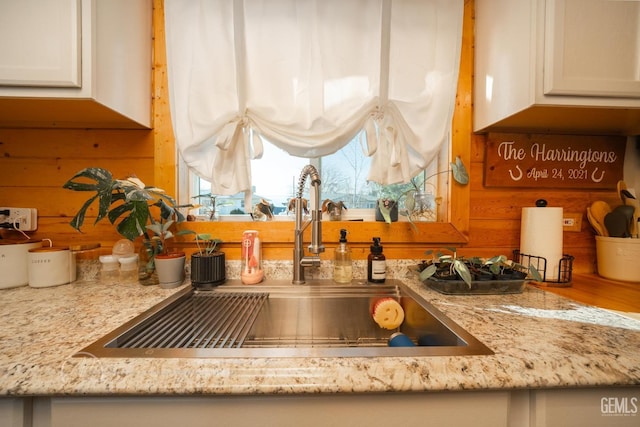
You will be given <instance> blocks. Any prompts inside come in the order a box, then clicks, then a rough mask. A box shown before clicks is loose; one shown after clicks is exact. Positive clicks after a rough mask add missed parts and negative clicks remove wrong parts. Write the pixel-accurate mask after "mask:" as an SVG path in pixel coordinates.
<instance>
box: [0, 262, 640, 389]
mask: <svg viewBox="0 0 640 427" xmlns="http://www.w3.org/2000/svg"><path fill="white" fill-rule="evenodd" d="M390 264H391V265H390V267H391V268H390V271H389V277H393V278H397V279H401V280H403V281H405V283H407V284H408V285H409V286H410V287H411V288H413V289H414V290H416V291H418V292H419V293H420V294H421V295H422V296H423V297H424V298H426V299H427V300H428V301H429V302H430V303H432V304H433V305H434V306H436V307H437V308H438V309H440V310H441V311H442V312H443V313H445V314H446V315H447V316H449V317H450V318H451V319H453V320H454V321H455V322H456V323H458V324H459V325H460V326H462V327H463V328H465V329H466V330H467V331H469V332H470V333H471V334H472V335H474V336H475V337H476V338H478V339H479V340H480V341H482V342H483V343H484V344H486V345H487V346H488V347H489V348H491V349H492V350H493V351H494V352H495V354H494V355H491V356H457V357H403V358H399V357H381V358H296V359H291V358H253V359H145V358H136V359H133V358H132V359H127V358H123V359H118V358H107V359H95V358H72V357H71V356H72V355H73V354H74V353H76V352H78V351H79V350H80V349H82V348H83V347H85V346H86V345H88V344H90V343H91V342H93V341H94V340H96V339H98V338H100V337H101V336H103V335H105V334H106V333H108V332H110V331H111V330H113V329H115V328H116V327H118V326H120V325H121V324H123V323H125V322H126V321H128V320H130V319H131V318H133V317H135V316H136V315H138V314H139V313H141V312H143V311H145V310H146V309H148V308H149V307H151V306H152V305H154V304H156V303H158V302H160V301H162V300H163V299H165V298H167V297H168V296H170V295H172V294H173V293H175V292H176V291H178V290H180V289H182V287H181V288H176V289H171V290H164V289H160V288H159V287H157V286H151V287H144V286H131V285H128V286H124V285H115V286H102V285H100V284H86V283H74V284H71V285H64V286H59V287H54V288H44V289H32V288H29V287H22V288H17V289H7V290H1V291H0V322H1V324H0V394H2V395H5V396H6V395H14V396H21V395H22V396H26V395H49V396H55V395H111V394H117V395H193V394H198V395H206V394H295V393H338V392H342V393H352V392H382V391H383V392H389V391H398V392H399V391H442V390H471V389H476V390H478V389H482V390H495V389H518V388H555V387H587V386H606V385H611V386H613V385H635V386H640V321H637V320H633V319H630V318H626V317H622V316H619V315H617V314H615V313H612V312H609V311H605V310H600V309H597V308H593V307H588V306H584V305H580V304H577V303H574V302H572V301H570V300H567V299H564V298H562V297H559V296H556V295H553V294H550V293H546V292H544V291H541V290H538V289H535V288H532V287H527V288H526V289H525V291H524V293H522V294H517V295H506V296H446V295H442V294H439V293H436V292H435V291H432V290H430V289H427V288H426V287H425V286H424V285H423V284H421V283H420V282H418V281H417V280H416V279H415V277H414V275H412V274H411V273H408V272H407V268H406V267H407V266H408V265H410V264H412V263H411V262H392V263H390ZM236 270H237V266H235V265H233V264H231V265H229V268H228V275H229V276H230V277H233V274H235V273H236ZM327 270H328V269H327V268H326V266H324V267H323V268H322V269H321V270H320V272H318V273H316V278H318V277H320V278H322V277H324V276H327V275H328V273H327ZM289 271H290V269H287V266H286V265H284V264H281V263H273V264H268V263H267V264H266V273H267V277H274V276H276V275H283V274H288V272H289ZM362 273H363V265H362V264H357V265H356V268H355V277H363V274H362ZM184 286H188V285H184Z"/></svg>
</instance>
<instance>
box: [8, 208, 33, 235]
mask: <svg viewBox="0 0 640 427" xmlns="http://www.w3.org/2000/svg"><path fill="white" fill-rule="evenodd" d="M0 225H2V227H3V228H8V229H12V228H13V229H16V230H22V231H35V230H36V229H37V228H38V210H37V209H35V208H5V207H0Z"/></svg>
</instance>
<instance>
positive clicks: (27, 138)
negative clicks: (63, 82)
mask: <svg viewBox="0 0 640 427" xmlns="http://www.w3.org/2000/svg"><path fill="white" fill-rule="evenodd" d="M473 7H474V2H473V0H467V1H465V20H466V21H465V23H466V25H465V34H464V37H463V52H464V54H465V55H469V59H470V60H468V61H462V68H461V73H460V79H461V82H468V84H461V87H462V88H464V89H463V91H462V92H459V93H458V106H457V109H468V110H469V111H468V112H467V113H465V115H464V117H468V119H467V120H465V121H462V122H460V121H458V122H456V123H455V124H454V132H456V133H464V134H465V135H468V139H469V141H470V164H469V165H468V166H469V170H470V175H471V183H470V187H469V193H470V196H469V200H468V201H467V200H461V201H456V202H457V203H461V204H467V203H469V206H468V209H469V220H468V224H469V229H468V235H467V238H468V244H467V245H463V246H461V247H459V248H460V249H459V250H460V253H461V254H463V255H464V254H466V255H480V256H491V255H495V254H499V253H504V254H511V251H512V250H513V249H516V248H518V246H519V239H520V214H521V209H522V207H524V206H533V204H534V202H535V200H536V199H538V198H545V199H547V200H548V202H549V205H550V206H562V207H564V209H565V212H575V213H580V214H582V215H583V222H582V229H581V230H580V231H579V232H565V235H564V242H565V244H564V251H565V252H566V253H570V254H572V255H574V256H575V257H576V261H575V264H574V271H575V272H585V273H590V272H593V271H594V265H595V242H594V238H593V232H592V231H591V229H590V228H589V225H588V222H587V221H586V217H585V212H586V207H587V206H588V205H589V204H590V203H592V202H593V201H594V200H597V199H603V200H607V201H609V202H615V200H616V197H615V192H612V191H581V190H569V191H568V190H536V189H527V190H505V189H495V188H491V189H488V188H484V187H483V184H482V176H483V164H484V163H483V162H484V144H485V137H484V136H482V135H473V134H471V131H470V117H471V111H470V109H471V99H472V90H471V89H472V88H471V81H472V76H473V65H472V64H473V61H472V58H473V56H472V55H473V25H472V24H473ZM162 11H163V3H162V0H154V21H155V22H154V27H155V39H156V40H155V43H156V52H155V55H154V61H155V63H154V69H153V72H154V88H153V100H152V102H153V105H154V130H150V131H144V130H142V131H140V130H90V129H8V128H0V206H16V207H35V208H37V209H38V210H39V218H38V221H39V228H38V230H37V232H34V233H30V235H31V236H32V237H33V238H51V239H53V241H54V243H55V244H58V245H68V244H71V243H79V242H90V241H97V242H100V243H101V244H102V245H103V246H104V247H105V251H107V250H109V248H110V246H111V245H112V244H113V243H114V242H115V241H116V240H118V239H119V238H120V237H119V235H118V234H117V233H115V231H114V230H113V227H112V226H111V225H110V224H109V223H108V222H107V221H103V222H101V223H99V224H98V225H96V226H95V227H94V226H92V225H91V224H92V222H93V219H94V218H95V209H94V210H92V211H90V215H92V216H93V217H90V218H87V222H86V225H85V227H84V233H82V234H80V233H77V232H76V231H75V230H73V229H72V228H71V227H70V226H69V225H68V222H69V220H70V219H71V217H72V216H73V215H74V214H75V212H76V211H77V209H78V208H79V207H80V206H81V205H82V203H83V202H84V200H85V199H86V197H85V195H84V194H81V193H77V192H71V191H67V190H64V189H62V184H63V183H64V182H65V181H66V180H67V179H69V178H70V177H71V176H72V175H73V174H74V173H75V172H77V171H78V170H80V169H82V168H84V167H89V166H99V167H104V168H107V169H109V170H111V171H112V172H113V173H114V174H115V175H116V176H118V177H125V176H127V175H128V174H131V173H135V174H136V175H137V176H138V177H140V178H141V179H142V180H143V181H144V182H146V183H149V184H151V183H153V184H155V185H157V186H160V187H163V188H165V189H172V188H175V182H176V173H175V170H176V169H175V156H174V151H173V150H174V148H173V147H174V145H173V135H172V132H171V122H170V117H169V111H168V100H167V87H166V75H165V74H166V63H165V55H164V50H163V43H162V40H163V37H164V36H163V34H164V29H163V24H162ZM463 112H464V111H463ZM0 120H1V118H0ZM454 214H455V212H454ZM249 225H250V224H249ZM274 225H275V224H274ZM246 226H247V224H244V225H243V224H239V225H231V224H230V225H228V226H226V227H225V230H227V231H226V233H229V235H231V234H238V235H239V234H240V233H241V231H242V230H243V229H244V228H247V227H246ZM261 227H262V226H261ZM280 227H282V226H280ZM377 227H380V224H378V225H377ZM332 228H335V226H334V227H331V226H328V224H327V226H325V233H328V232H329V230H331V229H332ZM362 230H363V231H360V232H359V233H360V234H361V235H359V236H353V239H354V241H355V242H361V243H360V244H357V245H356V247H355V248H354V257H355V258H360V259H362V258H365V257H366V255H367V253H368V244H366V243H364V242H368V241H369V240H370V236H371V235H372V233H379V231H378V230H380V228H373V229H370V228H363V229H362ZM464 231H465V232H467V231H466V230H464ZM290 234H291V239H292V233H290ZM0 236H2V237H3V238H17V237H19V236H18V235H17V233H15V232H13V231H6V230H3V231H0ZM405 237H406V236H405ZM390 238H391V237H390ZM291 239H288V238H287V239H285V242H284V243H279V244H278V245H273V246H271V247H270V246H269V242H268V241H267V242H265V252H264V256H265V258H267V259H268V258H270V257H271V258H277V259H288V258H290V255H291V248H292V246H291V244H290V240H291ZM236 240H237V239H236ZM334 240H335V239H333V238H331V239H330V241H332V242H333V241H334ZM417 240H421V241H417ZM428 241H429V237H428V236H426V237H424V236H423V237H422V238H421V239H416V238H410V237H407V238H406V240H405V239H404V238H403V237H402V235H401V236H400V237H399V238H398V239H397V241H396V242H394V243H392V244H391V245H390V247H389V250H387V247H385V253H386V254H387V257H388V258H415V257H418V258H419V257H421V254H422V253H423V251H424V250H425V249H427V248H429V247H430V244H429V243H428ZM329 246H330V245H329ZM431 246H434V247H441V246H440V245H433V243H432V244H431ZM225 251H227V249H225ZM324 256H325V257H327V259H328V258H329V257H330V256H331V250H330V248H329V250H328V252H327V253H326V254H325V255H324ZM238 257H239V248H238V245H237V242H236V243H233V244H229V245H228V258H229V259H237V258H238Z"/></svg>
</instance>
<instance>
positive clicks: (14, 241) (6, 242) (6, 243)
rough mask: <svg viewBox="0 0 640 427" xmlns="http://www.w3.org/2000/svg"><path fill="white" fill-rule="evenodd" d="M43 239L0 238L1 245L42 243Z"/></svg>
mask: <svg viewBox="0 0 640 427" xmlns="http://www.w3.org/2000/svg"><path fill="white" fill-rule="evenodd" d="M40 242H42V240H30V239H29V240H13V239H0V245H22V244H25V243H40Z"/></svg>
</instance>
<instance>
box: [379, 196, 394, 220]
mask: <svg viewBox="0 0 640 427" xmlns="http://www.w3.org/2000/svg"><path fill="white" fill-rule="evenodd" d="M378 208H379V209H380V213H381V214H382V217H383V218H384V221H385V222H386V223H387V224H391V208H388V207H386V206H385V205H384V201H383V200H378Z"/></svg>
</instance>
